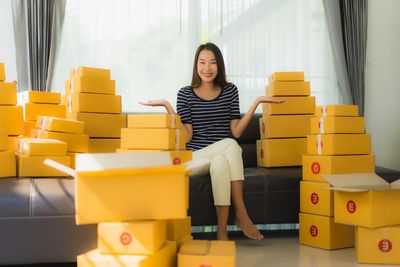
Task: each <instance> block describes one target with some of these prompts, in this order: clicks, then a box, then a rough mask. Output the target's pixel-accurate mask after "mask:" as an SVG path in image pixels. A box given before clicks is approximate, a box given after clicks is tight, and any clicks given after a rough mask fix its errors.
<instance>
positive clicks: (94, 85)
mask: <svg viewBox="0 0 400 267" xmlns="http://www.w3.org/2000/svg"><path fill="white" fill-rule="evenodd" d="M115 87H116V86H115V80H110V78H104V77H96V76H78V77H74V78H71V80H67V81H65V94H66V95H70V94H77V93H92V94H105V95H115V92H116V90H115Z"/></svg>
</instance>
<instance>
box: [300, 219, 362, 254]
mask: <svg viewBox="0 0 400 267" xmlns="http://www.w3.org/2000/svg"><path fill="white" fill-rule="evenodd" d="M354 236H355V234H354V226H349V225H343V224H339V223H335V222H334V220H333V217H327V216H320V215H314V214H308V213H300V214H299V242H300V244H302V245H306V246H311V247H317V248H322V249H328V250H332V249H340V248H347V247H353V246H354V243H355V241H354Z"/></svg>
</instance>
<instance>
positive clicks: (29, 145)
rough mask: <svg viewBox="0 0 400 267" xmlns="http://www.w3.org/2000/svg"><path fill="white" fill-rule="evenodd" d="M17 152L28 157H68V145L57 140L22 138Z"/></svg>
mask: <svg viewBox="0 0 400 267" xmlns="http://www.w3.org/2000/svg"><path fill="white" fill-rule="evenodd" d="M16 151H18V153H20V154H22V155H26V156H66V155H67V144H66V143H65V142H62V141H59V140H55V139H37V138H20V139H19V140H18V147H17V149H16Z"/></svg>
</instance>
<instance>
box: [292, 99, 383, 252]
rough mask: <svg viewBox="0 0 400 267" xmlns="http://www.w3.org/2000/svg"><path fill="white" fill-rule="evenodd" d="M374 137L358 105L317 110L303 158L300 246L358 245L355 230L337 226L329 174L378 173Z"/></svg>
mask: <svg viewBox="0 0 400 267" xmlns="http://www.w3.org/2000/svg"><path fill="white" fill-rule="evenodd" d="M370 153H371V144H370V136H369V135H368V134H365V125H364V118H363V117H359V116H358V107H357V106H355V105H328V106H326V107H324V108H322V107H317V109H316V116H315V117H314V118H312V119H311V135H309V136H308V137H307V155H304V156H303V181H301V182H300V212H301V213H300V215H299V216H300V218H299V222H300V237H299V239H300V243H301V244H304V245H309V246H313V247H318V248H324V249H339V248H345V247H351V246H354V227H353V226H348V225H343V224H339V223H336V218H334V212H333V193H332V191H330V190H325V189H324V188H329V187H330V184H329V183H328V182H327V181H326V179H325V178H324V176H325V175H330V174H343V173H363V172H374V170H375V159H374V155H372V154H370Z"/></svg>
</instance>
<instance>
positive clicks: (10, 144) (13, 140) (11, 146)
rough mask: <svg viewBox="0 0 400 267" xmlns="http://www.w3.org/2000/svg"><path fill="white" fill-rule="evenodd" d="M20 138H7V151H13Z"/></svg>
mask: <svg viewBox="0 0 400 267" xmlns="http://www.w3.org/2000/svg"><path fill="white" fill-rule="evenodd" d="M19 138H21V136H20V135H19V136H8V150H9V151H15V149H16V148H17V147H18V139H19Z"/></svg>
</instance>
